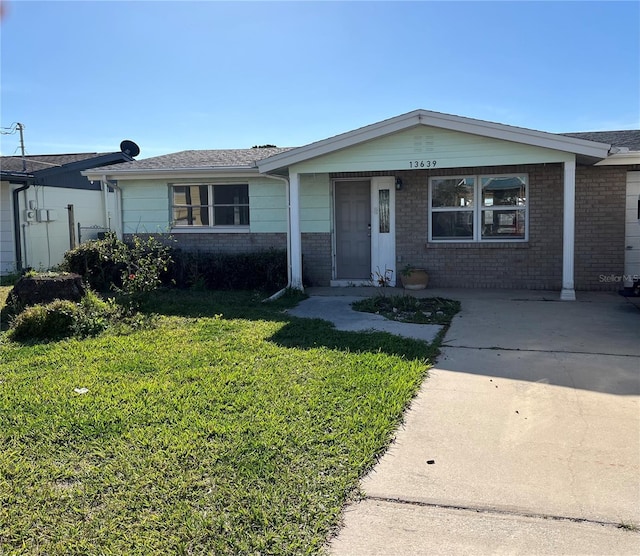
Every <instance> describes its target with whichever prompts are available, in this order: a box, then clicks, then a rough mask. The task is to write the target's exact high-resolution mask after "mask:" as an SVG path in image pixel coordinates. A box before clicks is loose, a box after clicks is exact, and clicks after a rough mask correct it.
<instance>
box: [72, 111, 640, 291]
mask: <svg viewBox="0 0 640 556" xmlns="http://www.w3.org/2000/svg"><path fill="white" fill-rule="evenodd" d="M83 175H85V176H87V177H88V178H89V179H91V180H94V181H96V182H97V181H100V182H101V183H102V188H103V189H105V188H106V187H108V186H111V187H115V188H116V193H117V195H118V196H119V200H118V203H119V206H120V207H121V208H122V210H121V212H120V213H119V218H120V220H119V221H118V222H117V223H115V227H116V228H117V229H118V230H119V231H120V232H121V233H122V234H124V235H125V236H126V235H128V234H134V233H136V234H169V233H170V234H171V235H172V236H173V237H174V238H175V240H176V241H178V243H179V244H180V245H181V246H182V247H183V248H184V249H188V250H197V251H213V252H215V251H220V252H225V251H226V252H228V251H252V250H263V249H269V248H274V247H275V248H285V247H286V248H287V251H288V253H289V262H290V276H289V279H290V285H291V286H292V287H295V288H302V287H303V283H305V284H311V285H332V286H345V285H355V284H365V283H368V282H369V281H370V280H371V278H372V276H376V273H380V274H382V273H388V275H390V276H391V283H392V284H395V282H396V279H397V277H398V274H399V273H400V272H401V271H402V269H403V268H404V267H405V266H406V265H413V266H420V267H425V268H427V269H428V271H429V274H430V280H431V282H430V283H431V284H432V285H434V286H443V287H473V288H525V289H551V290H559V291H560V292H561V299H565V300H571V299H575V290H576V289H579V290H606V289H617V288H620V287H621V286H622V283H623V282H625V281H626V282H627V285H630V280H631V279H632V277H633V276H634V275H636V276H637V275H638V274H640V260H639V259H638V255H639V254H640V233H639V231H640V221H639V220H638V217H639V216H640V215H639V214H638V210H640V209H639V208H638V196H639V195H640V189H639V188H640V179H639V176H640V131H638V130H635V131H614V132H601V133H574V134H554V133H545V132H541V131H535V130H531V129H525V128H519V127H513V126H509V125H504V124H499V123H493V122H487V121H481V120H476V119H471V118H464V117H460V116H453V115H448V114H441V113H437V112H430V111H426V110H415V111H412V112H409V113H407V114H403V115H400V116H397V117H394V118H391V119H388V120H384V121H381V122H377V123H374V124H372V125H368V126H366V127H363V128H360V129H356V130H353V131H348V132H346V133H342V134H340V135H336V136H335V137H330V138H328V139H324V140H321V141H318V142H315V143H311V144H309V145H305V146H303V147H298V148H290V149H285V148H280V149H278V148H271V147H266V148H253V149H241V150H215V151H207V150H202V151H183V152H178V153H174V154H168V155H164V156H158V157H154V158H149V159H145V160H138V161H134V162H126V163H123V164H117V165H114V166H110V167H109V168H108V169H96V170H89V171H86V172H83Z"/></svg>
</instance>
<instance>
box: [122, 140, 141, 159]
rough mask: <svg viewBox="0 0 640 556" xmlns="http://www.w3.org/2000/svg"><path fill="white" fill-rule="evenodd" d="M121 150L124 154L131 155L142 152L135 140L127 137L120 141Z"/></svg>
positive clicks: (134, 155)
mask: <svg viewBox="0 0 640 556" xmlns="http://www.w3.org/2000/svg"><path fill="white" fill-rule="evenodd" d="M120 150H121V151H122V152H123V153H124V154H128V155H129V156H130V157H132V158H133V157H136V156H138V155H139V154H140V147H138V145H136V144H135V143H134V142H133V141H129V140H128V139H125V140H124V141H123V142H122V143H120Z"/></svg>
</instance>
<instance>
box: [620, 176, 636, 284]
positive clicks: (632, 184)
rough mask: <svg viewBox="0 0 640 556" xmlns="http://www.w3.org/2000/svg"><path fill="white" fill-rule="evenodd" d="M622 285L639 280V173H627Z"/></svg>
mask: <svg viewBox="0 0 640 556" xmlns="http://www.w3.org/2000/svg"><path fill="white" fill-rule="evenodd" d="M626 215H627V216H626V223H625V224H626V226H625V227H626V233H625V253H624V255H625V256H624V274H625V275H624V285H625V286H627V287H630V286H632V285H633V282H634V281H636V280H638V279H640V172H627V206H626Z"/></svg>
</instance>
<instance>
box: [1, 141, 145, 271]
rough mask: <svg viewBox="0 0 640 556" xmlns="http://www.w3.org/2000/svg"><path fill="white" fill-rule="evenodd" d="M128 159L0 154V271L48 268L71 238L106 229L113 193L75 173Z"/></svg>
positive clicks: (112, 155)
mask: <svg viewBox="0 0 640 556" xmlns="http://www.w3.org/2000/svg"><path fill="white" fill-rule="evenodd" d="M122 145H124V146H125V147H130V146H131V145H133V143H132V142H131V141H128V142H125V141H123V143H122ZM122 145H121V147H122ZM136 148H137V147H136ZM138 152H139V151H138ZM134 156H135V155H134ZM132 160H133V157H132V156H131V154H129V153H125V152H122V151H119V152H110V153H76V154H49V155H28V156H24V157H21V156H3V157H1V158H0V273H1V274H9V273H12V272H15V271H19V270H23V269H26V268H34V269H48V268H51V267H52V266H55V265H57V264H59V263H61V262H62V258H63V255H64V252H65V251H67V250H68V249H69V248H70V247H71V246H73V245H74V244H75V243H77V242H80V241H85V240H87V239H91V238H95V237H96V235H97V233H98V232H100V231H105V230H107V229H110V228H112V219H113V214H114V212H115V211H116V210H117V208H116V206H115V200H116V199H115V193H114V192H113V190H111V191H109V189H101V184H100V182H97V183H93V184H92V183H91V182H90V181H89V180H88V179H87V178H85V177H84V176H83V175H82V174H81V173H80V172H81V171H83V170H86V169H88V168H96V167H101V168H104V167H106V166H109V165H111V164H118V163H121V162H129V161H132Z"/></svg>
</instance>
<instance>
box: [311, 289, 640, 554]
mask: <svg viewBox="0 0 640 556" xmlns="http://www.w3.org/2000/svg"><path fill="white" fill-rule="evenodd" d="M311 293H312V294H322V293H325V292H324V291H322V290H316V291H312V292H311ZM331 293H332V294H335V293H342V292H336V290H331ZM349 293H351V294H352V295H353V293H354V292H353V291H351V292H349ZM358 293H361V292H358ZM362 293H364V294H367V293H368V292H362ZM421 295H426V296H436V295H437V296H442V297H449V298H453V299H459V300H460V301H461V302H462V311H461V313H460V314H459V315H458V316H457V317H456V318H455V319H454V321H453V323H452V326H451V328H450V329H449V331H448V333H447V335H446V338H445V347H444V348H443V350H442V355H441V357H440V359H439V360H438V362H437V364H436V365H435V368H434V369H432V371H431V373H430V378H429V379H427V380H426V381H425V383H424V385H423V387H422V389H421V391H420V393H419V395H418V397H417V398H416V399H415V400H414V402H413V404H412V407H411V409H410V410H409V411H408V412H407V415H406V421H405V425H404V427H402V429H401V430H399V431H398V433H397V438H396V441H395V443H394V444H393V445H392V446H391V448H390V449H389V451H388V452H387V453H386V455H385V456H384V457H383V458H382V460H381V461H380V463H379V464H378V465H377V466H376V468H375V469H374V470H373V472H372V473H370V474H369V476H367V477H366V478H365V479H364V480H363V482H362V488H363V490H364V491H365V493H366V497H365V499H364V500H363V501H361V502H359V503H356V504H353V505H351V506H349V507H348V508H347V509H346V511H345V515H344V528H343V529H342V530H341V531H340V533H339V534H338V536H337V537H336V538H335V539H333V541H332V542H331V545H330V552H331V553H332V554H334V555H335V556H342V555H350V556H351V555H374V554H375V555H384V554H389V555H402V554H407V555H409V554H410V555H413V554H640V533H639V532H638V531H637V530H635V531H633V530H630V529H632V528H634V527H637V526H640V310H639V308H638V307H637V306H635V305H634V302H635V301H636V300H629V299H625V298H622V297H620V296H618V295H616V294H609V293H600V294H594V293H590V294H580V293H579V294H578V301H577V302H559V301H557V299H558V294H557V292H517V291H479V290H449V291H447V290H433V289H430V290H426V291H425V292H421ZM311 299H314V298H311ZM322 318H325V319H327V320H332V318H331V312H325V314H324V316H323V317H322ZM619 525H625V526H626V528H620V527H619Z"/></svg>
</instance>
